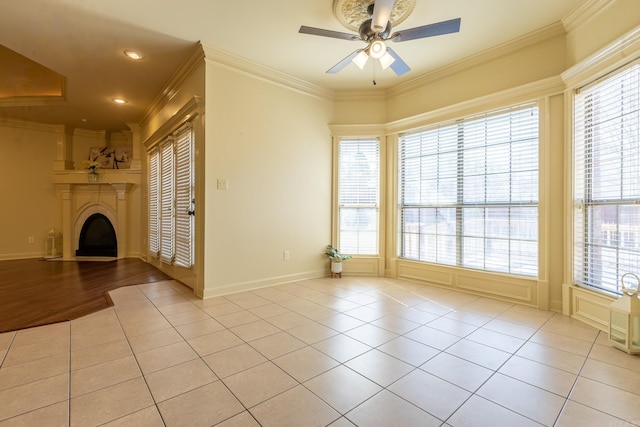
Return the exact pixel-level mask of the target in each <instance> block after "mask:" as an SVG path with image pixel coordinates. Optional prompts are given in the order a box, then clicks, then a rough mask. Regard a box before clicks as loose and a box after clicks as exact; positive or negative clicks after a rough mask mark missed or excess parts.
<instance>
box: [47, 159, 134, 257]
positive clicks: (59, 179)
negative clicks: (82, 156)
mask: <svg viewBox="0 0 640 427" xmlns="http://www.w3.org/2000/svg"><path fill="white" fill-rule="evenodd" d="M98 173H99V179H98V182H89V180H88V178H87V174H88V172H87V171H84V170H83V171H76V170H70V171H56V172H54V183H55V187H56V193H57V198H58V206H59V207H58V210H59V211H58V215H59V216H58V218H59V220H60V222H61V226H62V227H61V230H62V257H63V259H74V258H75V253H76V249H78V247H77V246H78V240H79V236H80V231H81V229H82V225H83V224H84V221H85V220H86V219H87V218H88V217H89V216H90V215H92V214H94V213H101V214H103V215H105V216H106V217H107V218H108V219H109V221H110V222H111V224H112V225H113V227H114V229H115V231H116V238H117V242H118V258H126V257H127V256H128V255H130V254H129V248H128V246H129V245H128V242H129V239H130V232H129V231H130V228H131V226H132V225H131V224H130V222H131V218H130V208H131V200H130V194H131V193H132V191H135V189H136V188H138V187H139V186H140V177H141V171H140V170H114V171H111V170H109V171H101V170H99V172H98Z"/></svg>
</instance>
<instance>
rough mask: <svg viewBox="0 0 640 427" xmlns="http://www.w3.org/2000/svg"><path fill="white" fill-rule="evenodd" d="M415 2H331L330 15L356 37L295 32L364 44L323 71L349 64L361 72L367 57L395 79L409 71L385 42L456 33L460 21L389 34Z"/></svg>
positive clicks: (307, 30) (315, 31)
mask: <svg viewBox="0 0 640 427" xmlns="http://www.w3.org/2000/svg"><path fill="white" fill-rule="evenodd" d="M415 3H416V0H395V1H394V0H375V2H372V1H371V0H334V1H333V13H334V15H335V17H336V19H337V20H338V21H339V22H340V23H341V24H342V25H344V26H345V27H346V28H347V29H349V30H351V31H356V32H357V33H358V35H355V34H349V33H343V32H340V31H333V30H325V29H322V28H315V27H307V26H304V25H303V26H301V27H300V30H299V32H300V33H302V34H309V35H314V36H322V37H330V38H337V39H344V40H360V41H363V42H365V43H367V47H366V48H365V49H357V50H355V51H354V52H352V53H351V54H350V55H348V56H347V57H346V58H344V59H343V60H342V61H340V62H338V63H337V64H336V65H334V66H333V67H331V68H330V69H329V70H327V73H329V74H335V73H337V72H339V71H340V70H342V69H343V68H344V67H346V66H347V65H349V63H350V62H353V63H354V64H356V65H357V66H358V68H360V69H363V68H364V66H365V64H366V63H367V59H368V58H369V56H371V57H372V58H374V59H377V60H378V61H379V62H380V66H381V67H382V69H383V70H384V69H387V68H391V69H392V70H393V72H394V73H395V74H396V75H397V76H401V75H403V74H405V73H408V72H409V71H411V68H410V67H409V66H408V65H407V64H406V63H405V62H404V61H403V60H402V59H401V58H400V56H398V54H397V53H395V52H394V51H393V50H392V49H391V48H389V47H388V46H387V45H386V43H385V42H386V41H388V40H391V41H393V42H396V43H398V42H404V41H409V40H416V39H422V38H426V37H434V36H439V35H443V34H450V33H457V32H458V31H460V22H461V19H460V18H456V19H451V20H448V21H442V22H437V23H434V24H428V25H423V26H420V27H415V28H409V29H407V30H401V31H397V32H395V33H393V34H392V33H391V29H392V28H393V26H394V25H397V24H399V23H401V22H402V21H404V20H405V19H406V18H407V17H408V16H409V15H410V14H411V12H412V11H413V9H414V7H415Z"/></svg>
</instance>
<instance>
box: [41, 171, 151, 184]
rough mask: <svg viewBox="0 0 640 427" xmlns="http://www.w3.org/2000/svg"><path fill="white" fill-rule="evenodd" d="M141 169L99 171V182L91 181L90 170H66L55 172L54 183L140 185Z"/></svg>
mask: <svg viewBox="0 0 640 427" xmlns="http://www.w3.org/2000/svg"><path fill="white" fill-rule="evenodd" d="M141 174H142V171H141V170H139V169H138V170H135V169H129V170H113V171H112V170H109V171H99V172H98V176H99V178H98V182H89V179H88V178H87V175H88V172H87V171H84V170H65V171H55V172H54V177H53V178H54V183H55V184H56V185H58V184H82V185H122V184H134V185H140V176H141Z"/></svg>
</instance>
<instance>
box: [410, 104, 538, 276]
mask: <svg viewBox="0 0 640 427" xmlns="http://www.w3.org/2000/svg"><path fill="white" fill-rule="evenodd" d="M538 133H539V130H538V108H537V106H536V105H534V104H527V105H519V106H514V107H511V108H507V109H502V110H499V111H492V112H487V113H484V114H481V115H478V116H474V117H468V118H464V119H460V120H457V121H454V122H447V123H441V124H438V125H435V126H431V127H428V128H425V129H422V130H420V131H417V132H411V133H407V134H403V135H401V136H400V143H399V159H400V168H399V171H400V177H399V181H400V248H399V252H400V256H401V257H403V258H407V259H413V260H419V261H427V262H434V263H439V264H445V265H452V266H461V267H467V268H474V269H480V270H486V271H495V272H505V273H511V274H518V275H525V276H537V274H538V144H539V138H538Z"/></svg>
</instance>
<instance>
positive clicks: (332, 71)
mask: <svg viewBox="0 0 640 427" xmlns="http://www.w3.org/2000/svg"><path fill="white" fill-rule="evenodd" d="M363 50H364V49H357V50H355V51H353V52H351V53H350V54H349V55H348V56H347V57H346V58H344V59H343V60H342V61H340V62H338V63H337V64H336V65H334V66H333V67H331V68H329V69H328V70H327V74H336V73H337V72H339V71H340V70H342V69H343V68H344V67H346V66H347V65H349V64H350V63H351V61H352V60H353V58H355V57H356V56H358V54H359V53H360V52H362V51H363Z"/></svg>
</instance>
